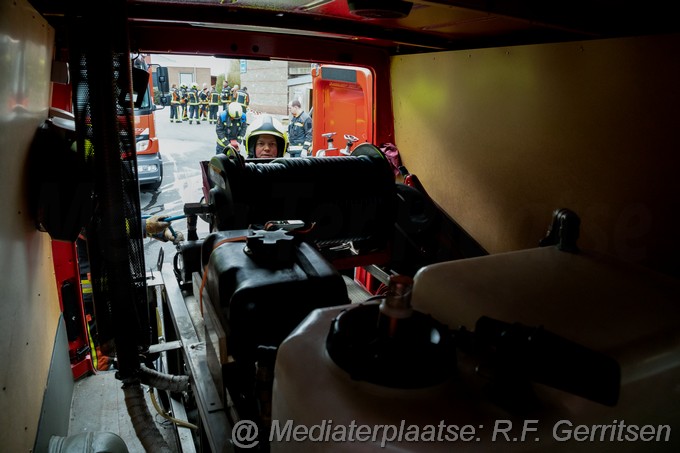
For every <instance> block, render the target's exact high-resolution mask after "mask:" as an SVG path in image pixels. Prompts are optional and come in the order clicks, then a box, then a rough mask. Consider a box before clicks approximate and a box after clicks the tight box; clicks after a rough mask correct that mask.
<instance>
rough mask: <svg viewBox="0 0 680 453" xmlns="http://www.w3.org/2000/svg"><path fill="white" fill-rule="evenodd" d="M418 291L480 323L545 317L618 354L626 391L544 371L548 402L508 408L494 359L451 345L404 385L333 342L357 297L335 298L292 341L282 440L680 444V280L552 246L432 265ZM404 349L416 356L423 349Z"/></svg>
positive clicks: (452, 317) (514, 448)
mask: <svg viewBox="0 0 680 453" xmlns="http://www.w3.org/2000/svg"><path fill="white" fill-rule="evenodd" d="M375 303H378V302H375ZM412 305H413V308H414V309H415V310H418V311H420V312H422V313H427V314H431V315H432V316H433V317H434V318H435V319H437V320H438V321H440V322H442V323H444V324H446V325H447V326H448V327H450V328H451V329H458V328H459V327H461V326H464V327H465V328H466V330H467V331H468V332H472V331H474V329H475V326H476V322H477V321H478V320H479V319H480V317H483V316H487V317H491V318H493V319H496V320H500V321H503V322H507V323H521V324H523V325H525V326H535V327H539V326H542V328H544V329H545V330H547V331H549V332H552V333H554V334H555V335H558V336H560V337H562V338H564V339H565V340H566V341H569V342H574V343H577V344H580V345H583V346H584V347H586V348H588V349H589V350H592V351H595V352H596V353H598V354H602V355H604V356H606V357H609V358H611V359H613V360H615V361H616V362H617V363H618V365H619V366H620V372H621V375H620V394H619V396H618V400H617V401H616V402H615V404H613V405H607V404H602V403H600V402H595V401H592V400H590V399H586V398H584V397H581V396H577V395H575V394H572V393H569V392H566V391H563V390H558V389H555V388H553V387H549V386H546V385H542V384H538V383H536V382H531V383H530V389H531V393H530V394H531V395H533V396H534V397H535V404H533V405H528V406H527V408H525V409H526V410H524V411H520V410H516V409H517V408H512V407H510V408H508V407H507V406H503V405H502V404H499V403H498V400H495V399H494V398H493V397H491V396H490V395H492V394H491V393H489V391H488V389H489V387H488V384H489V380H488V371H489V370H488V369H485V366H484V365H485V364H484V363H483V362H481V363H480V361H479V360H478V358H477V357H475V356H474V355H471V354H466V353H462V352H461V351H460V349H457V351H458V352H457V353H456V357H452V358H451V360H452V361H454V363H455V364H456V370H457V373H456V375H455V376H453V377H452V378H451V379H448V380H446V381H445V382H442V383H440V384H437V385H432V386H428V387H423V388H413V389H400V388H390V387H388V386H384V385H375V384H371V383H368V382H366V381H365V380H359V379H353V378H352V377H350V374H349V373H348V372H347V371H345V370H343V369H341V368H340V367H339V366H338V365H337V364H336V363H335V362H334V361H333V359H331V357H330V356H329V354H328V351H327V349H326V340H327V337H328V334H329V329H330V327H331V325H332V323H333V320H334V319H335V318H336V317H337V316H338V315H339V314H340V313H342V312H343V310H347V309H352V308H353V306H350V305H348V306H342V307H332V308H325V309H319V310H315V311H314V312H312V313H311V314H310V315H309V316H308V317H307V318H306V319H305V321H303V322H302V324H300V325H299V326H298V328H297V329H296V330H294V331H293V332H292V334H291V335H290V336H289V337H288V338H287V339H286V340H285V341H284V342H283V343H282V344H281V346H280V349H279V352H278V356H277V362H276V369H275V378H274V389H273V407H272V420H273V422H272V423H273V428H272V432H271V437H270V439H272V442H271V451H272V452H273V453H282V452H300V451H305V452H340V451H353V452H354V451H359V452H361V451H392V452H397V451H398V452H420V451H435V452H436V451H442V452H443V451H457V452H458V451H460V452H472V451H474V452H491V451H498V452H520V451H522V452H524V451H535V452H544V451H550V452H574V451H576V452H579V451H597V452H600V451H610V452H639V451H654V452H665V451H668V452H677V451H680V387H679V385H680V328H679V327H680V283H679V282H678V281H677V280H675V279H672V278H669V277H666V276H663V275H658V274H654V273H652V272H650V271H649V270H646V269H641V268H638V267H634V266H630V265H627V264H624V263H621V262H618V261H616V260H613V259H610V258H608V257H605V256H600V255H596V254H594V253H589V252H581V253H577V254H572V253H567V252H563V251H559V250H557V248H555V247H543V248H538V249H530V250H524V251H519V252H512V253H506V254H499V255H492V256H486V257H480V258H473V259H467V260H459V261H453V262H447V263H440V264H435V265H432V266H428V267H425V268H423V269H422V270H421V271H420V272H418V274H417V275H416V276H415V278H414V286H413V293H412ZM556 354H558V353H557V352H556ZM403 360H404V362H405V363H409V362H415V361H414V360H413V355H404V357H403ZM539 365H540V364H538V365H537V366H538V368H540V366H539ZM519 371H521V370H519ZM579 372H580V373H581V374H584V373H585V375H586V376H587V372H588V370H579ZM598 378H599V376H595V375H593V380H596V379H598ZM507 388H508V389H513V388H514V387H513V386H512V385H509V386H508V387H507ZM510 391H511V390H510ZM519 395H523V393H522V392H520V393H519ZM505 396H517V395H505ZM350 433H351V434H352V436H350Z"/></svg>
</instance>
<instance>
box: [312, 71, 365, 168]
mask: <svg viewBox="0 0 680 453" xmlns="http://www.w3.org/2000/svg"><path fill="white" fill-rule="evenodd" d="M312 83H313V106H314V112H313V115H312V125H313V142H312V149H313V150H314V155H316V153H317V151H318V150H320V149H326V148H328V143H327V139H326V137H324V134H329V133H335V135H334V136H333V139H334V146H335V147H336V148H340V149H342V148H344V147H345V139H344V136H345V135H353V136H355V137H357V138H359V141H358V142H357V145H358V144H361V143H364V142H369V143H373V74H372V73H371V71H370V70H368V69H366V68H359V67H354V66H336V65H321V66H319V67H318V68H316V69H315V70H313V71H312ZM326 155H331V154H328V153H327V154H326Z"/></svg>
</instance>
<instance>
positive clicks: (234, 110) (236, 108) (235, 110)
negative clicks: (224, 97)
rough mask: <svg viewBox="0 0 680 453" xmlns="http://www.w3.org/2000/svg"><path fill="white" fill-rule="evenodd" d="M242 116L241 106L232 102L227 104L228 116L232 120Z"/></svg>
mask: <svg viewBox="0 0 680 453" xmlns="http://www.w3.org/2000/svg"><path fill="white" fill-rule="evenodd" d="M242 115H243V109H242V108H241V104H239V103H238V102H232V103H231V104H229V116H230V117H232V118H233V119H236V118H241V116H242Z"/></svg>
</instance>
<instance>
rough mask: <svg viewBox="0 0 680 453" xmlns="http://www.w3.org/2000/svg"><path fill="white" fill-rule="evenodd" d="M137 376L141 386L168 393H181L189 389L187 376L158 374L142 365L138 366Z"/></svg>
mask: <svg viewBox="0 0 680 453" xmlns="http://www.w3.org/2000/svg"><path fill="white" fill-rule="evenodd" d="M137 376H138V377H139V379H140V380H141V381H142V384H146V385H149V386H151V387H154V388H157V389H160V390H167V391H169V392H183V391H186V390H187V389H188V387H189V376H187V375H181V374H180V375H172V374H164V373H160V372H158V371H156V370H152V369H151V368H148V367H146V366H145V365H144V364H140V366H139V373H138V375H137Z"/></svg>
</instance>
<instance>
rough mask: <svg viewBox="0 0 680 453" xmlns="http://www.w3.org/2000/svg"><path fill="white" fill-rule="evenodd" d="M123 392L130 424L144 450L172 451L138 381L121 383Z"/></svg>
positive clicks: (159, 452)
mask: <svg viewBox="0 0 680 453" xmlns="http://www.w3.org/2000/svg"><path fill="white" fill-rule="evenodd" d="M123 392H124V393H125V406H126V407H127V410H128V414H129V415H130V420H132V426H133V427H134V428H135V433H137V438H139V441H140V442H141V443H142V446H143V447H144V450H145V451H148V452H152V453H172V450H171V449H170V446H169V445H168V443H167V442H166V441H165V438H163V435H162V434H161V433H160V431H159V430H158V427H157V426H156V422H155V421H154V419H153V417H152V416H151V413H150V412H149V408H148V406H147V404H146V399H145V397H144V391H143V390H142V387H141V385H140V383H139V381H134V382H132V383H127V384H125V385H123Z"/></svg>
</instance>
